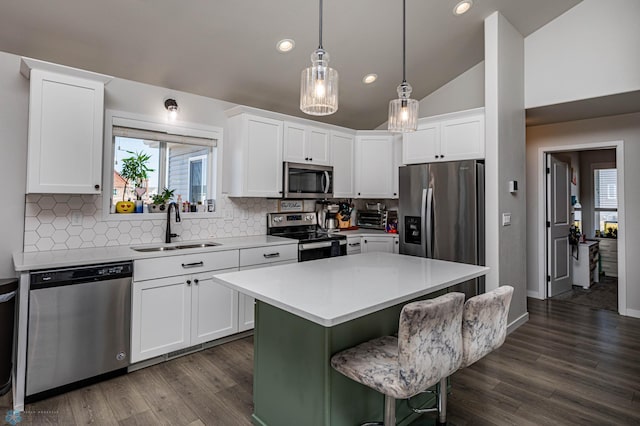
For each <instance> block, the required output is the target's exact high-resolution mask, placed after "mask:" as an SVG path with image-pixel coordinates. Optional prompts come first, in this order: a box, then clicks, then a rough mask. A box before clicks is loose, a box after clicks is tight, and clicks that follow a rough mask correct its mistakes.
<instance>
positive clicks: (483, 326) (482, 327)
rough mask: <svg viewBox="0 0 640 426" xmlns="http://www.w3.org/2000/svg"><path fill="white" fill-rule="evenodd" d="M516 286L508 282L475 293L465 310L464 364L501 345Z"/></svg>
mask: <svg viewBox="0 0 640 426" xmlns="http://www.w3.org/2000/svg"><path fill="white" fill-rule="evenodd" d="M512 296H513V287H511V286H508V285H505V286H502V287H498V288H497V289H495V290H492V291H490V292H487V293H484V294H480V295H478V296H474V297H472V298H470V299H469V300H467V302H466V303H465V304H464V313H463V314H462V347H463V355H462V365H461V366H460V368H464V367H468V366H470V365H471V364H473V363H474V362H476V361H478V360H479V359H481V358H483V357H484V356H485V355H487V354H489V353H490V352H492V351H494V350H496V349H498V348H499V347H500V346H502V344H503V343H504V340H505V338H506V337H507V315H508V314H509V306H510V305H511V298H512Z"/></svg>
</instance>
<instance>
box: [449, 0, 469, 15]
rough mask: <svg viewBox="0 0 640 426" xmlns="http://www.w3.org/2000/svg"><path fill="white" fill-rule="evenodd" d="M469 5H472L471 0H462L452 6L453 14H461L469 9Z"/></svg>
mask: <svg viewBox="0 0 640 426" xmlns="http://www.w3.org/2000/svg"><path fill="white" fill-rule="evenodd" d="M471 6H473V0H463V1H461V2H460V3H458V4H456V6H455V7H454V8H453V14H454V15H456V16H459V15H463V14H464V13H466V12H468V11H469V9H471Z"/></svg>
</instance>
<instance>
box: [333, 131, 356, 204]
mask: <svg viewBox="0 0 640 426" xmlns="http://www.w3.org/2000/svg"><path fill="white" fill-rule="evenodd" d="M354 142H355V138H354V136H353V135H349V134H346V133H337V132H331V156H332V158H333V160H332V163H333V196H334V197H335V198H353V197H354V196H355V192H356V191H355V179H354V170H353V169H354V167H353V166H354V164H353V161H354V150H355V146H354Z"/></svg>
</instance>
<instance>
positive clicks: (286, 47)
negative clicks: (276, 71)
mask: <svg viewBox="0 0 640 426" xmlns="http://www.w3.org/2000/svg"><path fill="white" fill-rule="evenodd" d="M295 45H296V43H295V42H294V41H293V40H291V39H290V38H285V39H284V40H280V41H279V42H278V43H277V44H276V49H278V52H282V53H287V52H290V51H291V50H293V47H294V46H295Z"/></svg>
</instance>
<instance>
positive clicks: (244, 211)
mask: <svg viewBox="0 0 640 426" xmlns="http://www.w3.org/2000/svg"><path fill="white" fill-rule="evenodd" d="M242 219H245V220H246V219H249V212H248V211H247V210H242Z"/></svg>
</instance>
